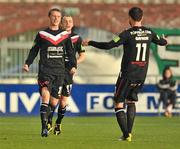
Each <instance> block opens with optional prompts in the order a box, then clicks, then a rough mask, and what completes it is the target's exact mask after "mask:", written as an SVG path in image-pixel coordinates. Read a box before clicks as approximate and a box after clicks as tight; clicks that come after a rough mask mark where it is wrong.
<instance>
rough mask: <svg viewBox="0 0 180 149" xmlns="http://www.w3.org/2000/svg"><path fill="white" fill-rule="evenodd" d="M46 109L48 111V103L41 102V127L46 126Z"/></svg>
mask: <svg viewBox="0 0 180 149" xmlns="http://www.w3.org/2000/svg"><path fill="white" fill-rule="evenodd" d="M47 111H48V104H47V103H41V107H40V115H41V124H42V128H46V122H47Z"/></svg>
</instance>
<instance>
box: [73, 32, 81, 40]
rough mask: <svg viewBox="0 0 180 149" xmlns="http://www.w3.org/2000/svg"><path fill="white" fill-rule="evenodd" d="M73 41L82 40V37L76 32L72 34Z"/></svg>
mask: <svg viewBox="0 0 180 149" xmlns="http://www.w3.org/2000/svg"><path fill="white" fill-rule="evenodd" d="M70 36H71V39H76V40H82V38H81V36H80V35H79V34H77V33H75V32H71V35H70Z"/></svg>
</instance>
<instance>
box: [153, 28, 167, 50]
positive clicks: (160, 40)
mask: <svg viewBox="0 0 180 149" xmlns="http://www.w3.org/2000/svg"><path fill="white" fill-rule="evenodd" d="M152 42H153V43H155V44H158V45H161V46H165V45H166V44H167V41H166V40H165V39H163V38H161V37H159V35H157V34H156V33H155V32H153V31H152Z"/></svg>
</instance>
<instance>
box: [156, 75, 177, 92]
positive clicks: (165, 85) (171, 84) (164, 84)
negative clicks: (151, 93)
mask: <svg viewBox="0 0 180 149" xmlns="http://www.w3.org/2000/svg"><path fill="white" fill-rule="evenodd" d="M157 86H158V89H159V90H160V91H167V90H171V91H176V90H177V87H178V85H177V82H176V80H174V79H173V78H172V77H171V78H169V79H166V78H163V79H162V80H160V81H159V83H158V84H157Z"/></svg>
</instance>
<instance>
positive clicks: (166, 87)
mask: <svg viewBox="0 0 180 149" xmlns="http://www.w3.org/2000/svg"><path fill="white" fill-rule="evenodd" d="M177 87H178V85H177V81H176V80H175V79H174V78H173V74H172V70H171V69H170V67H165V68H164V70H163V78H162V80H160V81H159V83H158V89H159V91H160V98H159V105H160V102H161V101H162V102H163V107H165V113H164V115H165V116H166V117H172V109H173V107H174V106H175V103H176V90H177Z"/></svg>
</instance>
